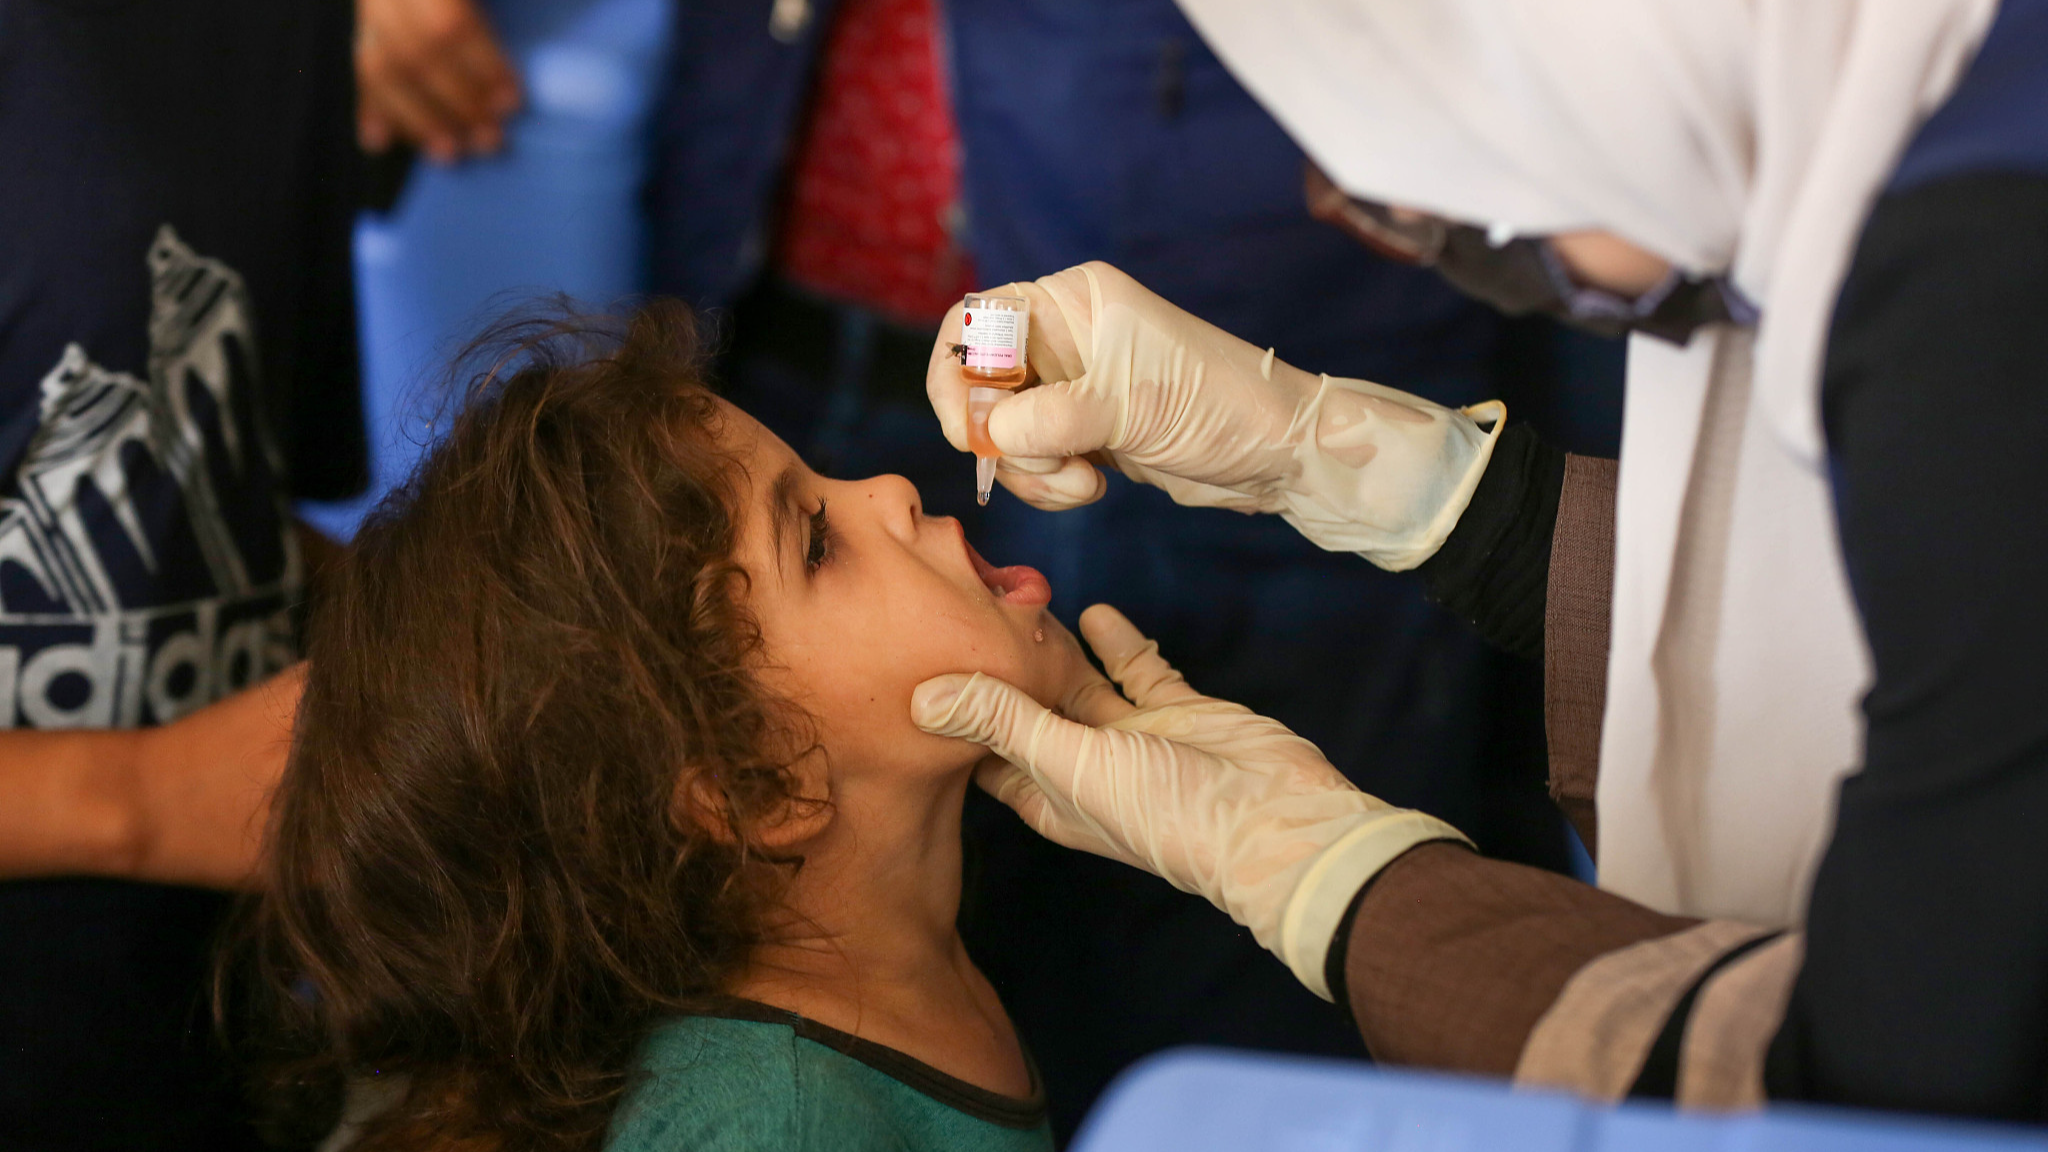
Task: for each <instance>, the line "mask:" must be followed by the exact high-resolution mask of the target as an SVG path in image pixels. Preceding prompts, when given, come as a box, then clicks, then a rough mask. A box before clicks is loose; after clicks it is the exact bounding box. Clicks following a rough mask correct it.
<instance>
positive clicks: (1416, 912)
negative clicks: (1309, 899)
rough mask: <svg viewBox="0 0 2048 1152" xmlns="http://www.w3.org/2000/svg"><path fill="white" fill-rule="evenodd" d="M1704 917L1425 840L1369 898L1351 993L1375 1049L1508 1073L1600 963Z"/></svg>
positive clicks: (1403, 1060)
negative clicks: (1555, 1008)
mask: <svg viewBox="0 0 2048 1152" xmlns="http://www.w3.org/2000/svg"><path fill="white" fill-rule="evenodd" d="M1694 923H1696V922H1695V921H1692V920H1687V919H1684V918H1681V917H1677V916H1665V915H1662V914H1661V913H1657V912H1652V911H1650V910H1649V909H1648V908H1644V907H1642V906H1641V905H1639V904H1633V903H1630V902H1629V901H1627V900H1623V899H1622V898H1620V897H1618V896H1614V895H1610V894H1608V893H1606V892H1602V891H1600V890H1599V889H1597V888H1593V887H1590V886H1588V885H1585V884H1581V883H1579V882H1578V881H1576V880H1573V879H1571V878H1570V877H1567V876H1559V875H1557V874H1556V873H1553V872H1544V871H1541V870H1539V869H1536V868H1528V867H1524V866H1523V865H1520V864H1509V863H1507V862H1505V861H1500V860H1488V859H1486V858H1485V857H1483V856H1480V855H1478V854H1476V853H1474V852H1472V851H1470V850H1468V849H1466V848H1464V847H1462V846H1460V845H1456V844H1449V843H1434V844H1423V845H1420V846H1418V847H1416V848H1414V849H1412V850H1410V851H1409V852H1408V853H1407V854H1405V855H1403V856H1402V857H1401V858H1400V859H1398V860H1396V861H1394V862H1393V863H1392V864H1389V865H1387V867H1386V868H1385V869H1384V870H1382V871H1381V872H1380V874H1379V876H1378V877H1377V878H1375V879H1374V880H1373V882H1372V887H1370V888H1369V889H1367V890H1366V893H1365V895H1364V897H1363V898H1362V899H1361V900H1360V901H1359V905H1358V911H1357V914H1356V915H1355V916H1353V918H1352V921H1351V935H1350V940H1349V943H1348V948H1347V951H1346V953H1345V956H1344V970H1343V971H1344V992H1345V994H1346V995H1347V996H1348V998H1349V1001H1350V1005H1351V1013H1352V1017H1353V1019H1355V1020H1356V1021H1357V1022H1358V1030H1359V1033H1360V1034H1361V1035H1362V1036H1363V1037H1364V1038H1365V1045H1366V1047H1367V1048H1368V1049H1370V1050H1371V1052H1372V1054H1373V1056H1374V1058H1375V1059H1379V1060H1383V1061H1386V1062H1388V1063H1394V1064H1415V1065H1420V1066H1423V1067H1429V1068H1444V1069H1450V1070H1454V1071H1463V1072H1484V1073H1491V1074H1493V1075H1497V1076H1506V1075H1509V1074H1511V1073H1513V1072H1514V1070H1515V1065H1516V1062H1517V1060H1519V1059H1520V1057H1521V1053H1522V1045H1523V1042H1524V1041H1525V1040H1527V1039H1528V1037H1529V1031H1530V1029H1531V1028H1533V1027H1534V1026H1535V1024H1536V1021H1537V1020H1538V1019H1539V1018H1541V1017H1542V1016H1543V1014H1544V1013H1545V1012H1547V1011H1549V1009H1550V1007H1551V1004H1552V1003H1553V1002H1554V1001H1556V999H1557V995H1558V993H1559V992H1560V991H1561V990H1562V989H1563V988H1564V986H1565V984H1566V982H1567V981H1569V980H1570V979H1571V978H1572V975H1573V974H1574V973H1576V972H1577V971H1578V970H1579V969H1580V968H1582V967H1584V966H1585V965H1586V963H1587V962H1588V961H1591V960H1593V959H1595V958H1596V957H1598V956H1600V955H1601V954H1602V953H1606V952H1611V951H1613V950H1615V949H1617V948H1624V947H1627V946H1628V945H1631V944H1635V943H1638V942H1640V941H1643V940H1648V939H1652V938H1654V937H1659V936H1666V935H1669V934H1671V933H1673V932H1678V931H1682V930H1684V929H1685V928H1688V927H1690V926H1691V925H1693V924H1694Z"/></svg>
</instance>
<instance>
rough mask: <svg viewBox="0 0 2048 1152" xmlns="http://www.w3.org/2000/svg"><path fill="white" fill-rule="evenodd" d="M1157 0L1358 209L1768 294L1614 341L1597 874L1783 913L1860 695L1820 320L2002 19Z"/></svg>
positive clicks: (1859, 728) (1907, 9) (1851, 7)
mask: <svg viewBox="0 0 2048 1152" xmlns="http://www.w3.org/2000/svg"><path fill="white" fill-rule="evenodd" d="M1180 3H1181V7H1182V8H1183V9H1184V10H1185V11H1186V12H1187V14H1188V16H1189V18H1190V19H1191V20H1192V21H1193V22H1194V24H1195V26H1196V27H1197V28H1198V29H1199V30H1200V31H1201V32H1202V34H1203V36H1204V37H1205V38H1206V39H1207V40H1208V42H1209V43H1210V45H1211V46H1212V47H1213V48H1214V49H1215V50H1216V52H1217V54H1218V55H1219V56H1220V57H1222V59H1223V61H1224V63H1225V64H1226V65H1227V66H1229V67H1230V69H1231V70H1232V72H1233V73H1234V74H1235V75H1236V76H1237V77H1238V79H1239V80H1240V81H1241V82H1242V83H1243V84H1244V85H1245V87H1246V88H1247V89H1249V90H1250V91H1251V93H1252V94H1253V95H1254V96H1255V97H1257V98H1258V99H1259V100H1260V101H1261V102H1262V103H1263V104H1264V105H1265V106H1266V108H1267V109H1268V110H1269V111H1271V112H1272V113H1273V115H1274V116H1275V117H1276V118H1277V119H1278V120H1279V121H1280V123H1281V124H1282V126H1284V127H1285V128H1286V129H1287V130H1288V131H1289V132H1290V133H1291V134H1292V135H1293V136H1294V138H1295V140H1296V141H1297V142H1299V143H1300V144H1301V145H1302V146H1303V148H1304V150H1305V151H1307V152H1308V153H1309V155H1310V157H1311V158H1312V159H1314V160H1315V161H1316V163H1317V164H1318V165H1320V166H1321V167H1322V168H1323V170H1324V171H1325V172H1327V173H1329V175H1330V177H1331V178H1332V179H1333V180H1335V181H1336V182H1337V184H1338V185H1339V186H1340V187H1342V188H1344V189H1345V190H1346V191H1348V192H1350V193H1351V194H1352V195H1355V196H1361V197H1366V198H1370V199H1374V200H1380V201H1384V202H1388V203H1393V204H1399V205H1404V206H1409V207H1414V208H1420V209H1424V210H1428V211H1432V212H1436V213H1439V214H1441V215H1444V216H1446V217H1449V218H1453V219H1457V220H1462V221H1467V222H1472V223H1477V224H1481V225H1486V226H1499V227H1504V228H1507V229H1510V230H1512V231H1514V232H1516V233H1518V234H1539V233H1554V232H1559V231H1569V230H1574V229H1588V228H1599V229H1606V230H1609V231H1612V232H1614V233H1617V234H1619V235H1621V236H1623V237H1624V238H1626V239H1629V240H1632V241H1634V242H1636V243H1638V244H1640V245H1642V246H1644V247H1646V248H1648V249H1650V250H1652V251H1654V252H1656V253H1658V254H1659V255H1661V256H1663V257H1665V258H1666V259H1668V260H1670V261H1672V262H1673V263H1674V264H1676V265H1677V266H1679V267H1680V268H1682V269H1685V270H1687V271H1689V272H1693V273H1698V274H1727V275H1730V276H1731V277H1732V279H1733V280H1734V282H1735V283H1736V285H1737V286H1738V287H1740V288H1741V289H1742V290H1743V291H1744V292H1745V293H1746V294H1747V295H1749V296H1750V298H1751V299H1753V300H1755V301H1756V302H1757V303H1758V304H1760V305H1761V307H1762V310H1763V320H1762V322H1761V323H1760V324H1759V326H1758V327H1757V328H1756V329H1755V330H1754V331H1753V332H1751V331H1741V330H1735V329H1726V328H1723V329H1717V330H1712V331H1709V332H1704V333H1701V334H1699V335H1697V336H1695V337H1694V339H1693V341H1692V343H1691V344H1690V345H1689V346H1688V347H1686V348H1684V349H1678V348H1674V347H1671V346H1669V345H1665V344H1660V343H1658V342H1656V341H1654V340H1651V339H1649V338H1647V337H1640V336H1639V337H1636V338H1634V340H1633V342H1632V343H1631V345H1630V348H1629V365H1628V394H1627V408H1626V412H1625V415H1624V418H1623V429H1622V451H1621V473H1620V489H1619V495H1618V503H1617V509H1616V539H1615V555H1616V560H1615V593H1614V617H1613V633H1612V649H1611V653H1610V657H1609V662H1608V673H1607V714H1606V718H1605V724H1604V728H1603V735H1602V742H1601V751H1600V787H1599V796H1598V801H1599V804H1598V806H1599V816H1600V883H1601V886H1602V887H1605V888H1607V889H1610V890H1612V891H1614V892H1616V893H1619V894H1620V895H1623V896H1626V897H1629V898H1630V899H1633V900H1637V901H1640V902H1642V903H1644V904H1647V905H1649V906H1650V907H1653V908H1657V909H1660V910H1663V911H1666V912H1672V913H1682V914H1687V915H1694V916H1722V917H1733V918H1739V919H1744V920H1750V921H1754V922H1758V923H1765V924H1791V923H1796V922H1797V921H1799V920H1800V919H1801V917H1802V916H1803V913H1804V910H1805V905H1806V896H1807V891H1808V888H1809V886H1810V884H1811V882H1812V877H1813V872H1814V869H1815V867H1816V865H1817V864H1818V862H1819V855H1820V851H1821V849H1822V847H1823V846H1824V845H1825V844H1826V842H1827V840H1828V837H1829V834H1830V832H1831V828H1832V815H1833V810H1834V798H1835V786H1836V784H1837V782H1838V781H1839V780H1840V778H1841V777H1842V776H1843V775H1844V774H1846V773H1848V772H1849V771H1851V770H1853V769H1854V768H1855V766H1856V765H1857V764H1858V763H1859V762H1860V760H1861V753H1862V740H1863V735H1862V734H1863V724H1862V717H1861V714H1860V711H1859V706H1860V700H1861V696H1862V694H1863V692H1864V691H1865V690H1866V689H1867V687H1868V684H1869V680H1870V658H1869V653H1868V650H1867V646H1866V644H1865V642H1864V639H1863V634H1862V629H1861V625H1860V623H1859V621H1858V619H1857V617H1856V613H1855V610H1854V605H1853V604H1852V602H1851V600H1850V595H1849V588H1848V582H1847V579H1846V577H1845V575H1844V572H1843V567H1842V558H1841V552H1840V547H1839V542H1838V538H1837V536H1836V532H1835V521H1834V507H1833V502H1832V498H1831V495H1830V490H1829V485H1828V479H1827V474H1826V461H1825V446H1824V444H1823V443H1822V436H1821V431H1820V421H1819V391H1820V367H1821V358H1822V355H1823V352H1824V348H1825V343H1826V338H1827V327H1828V321H1829V318H1830V315H1831V312H1832V309H1833V305H1834V300H1835V295H1836V293H1837V291H1838V289H1839V287H1840V285H1841V281H1842V278H1843V276H1844V275H1846V273H1847V269H1848V262H1849V259H1850V256H1851V254H1852V250H1853V248H1854V244H1855V241H1856V238H1857V236H1858V234H1859V232H1860V230H1861V227H1862V223H1863V221H1864V219H1865V218H1866V217H1867V216H1868V214H1869V210H1870V206H1871V204H1872V202H1873V201H1874V200H1875V198H1876V196H1877V194H1878V193H1879V191H1881V189H1882V187H1883V185H1884V182H1885V180H1886V178H1887V177H1888V175H1889V173H1890V172H1891V170H1892V168H1893V166H1894V165H1895V164H1896V163H1897V160H1898V157H1899V155H1900V153H1901V152H1902V150H1903V149H1904V147H1905V145H1906V144H1907V142H1908V141H1909V140H1910V138H1911V135H1912V132H1913V130H1914V129H1915V128H1917V127H1918V125H1919V124H1920V122H1921V121H1922V120H1923V119H1924V118H1925V117H1926V116H1927V114H1928V113H1930V112H1931V111H1932V110H1933V109H1934V108H1935V107H1937V106H1939V104H1940V102H1941V100H1942V99H1943V98H1945V97H1946V95H1947V94H1948V92H1949V90H1950V89H1951V88H1952V87H1953V86H1954V83H1955V81H1956V80H1957V78H1958V77H1959V75H1960V73H1961V70H1962V68H1963V67H1964V66H1965V65H1966V64H1967V63H1968V61H1969V59H1970V58H1971V56H1972V55H1973V54H1974V52H1975V50H1976V46H1977V44H1978V43H1979V42H1980V41H1981V39H1982V37H1983V34H1984V32H1985V30H1986V29H1987V28H1988V26H1989V24H1990V21H1991V18H1992V15H1993V14H1994V11H1995V8H1996V3H1995V0H1180ZM1389 383H1392V384H1396V385H1398V384H1399V383H1400V382H1399V381H1389ZM1509 417H1510V419H1512V418H1513V413H1510V414H1509Z"/></svg>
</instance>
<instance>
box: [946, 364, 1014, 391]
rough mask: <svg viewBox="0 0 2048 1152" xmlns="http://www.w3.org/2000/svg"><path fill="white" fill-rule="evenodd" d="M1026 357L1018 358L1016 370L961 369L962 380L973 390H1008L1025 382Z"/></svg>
mask: <svg viewBox="0 0 2048 1152" xmlns="http://www.w3.org/2000/svg"><path fill="white" fill-rule="evenodd" d="M1024 372H1025V365H1024V357H1022V356H1019V357H1017V366H1016V367H1015V368H974V367H965V368H962V369H960V378H961V379H963V380H965V381H967V384H968V386H969V387H973V388H1002V389H1004V390H1008V389H1011V388H1015V387H1016V386H1017V385H1019V384H1022V383H1023V382H1024Z"/></svg>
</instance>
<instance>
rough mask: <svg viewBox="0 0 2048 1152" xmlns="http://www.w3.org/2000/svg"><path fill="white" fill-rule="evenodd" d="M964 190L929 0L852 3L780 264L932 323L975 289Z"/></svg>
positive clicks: (839, 25) (842, 14) (799, 168)
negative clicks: (958, 224) (959, 234)
mask: <svg viewBox="0 0 2048 1152" xmlns="http://www.w3.org/2000/svg"><path fill="white" fill-rule="evenodd" d="M959 193H960V141H959V134H958V132H957V131H956V129H955V127H954V124H953V108H952V103H951V101H950V100H949V99H948V97H947V92H946V79H945V73H944V71H943V69H942V68H941V67H940V64H939V36H938V17H937V13H936V12H935V10H934V3H933V0H846V2H845V3H843V4H841V5H840V6H839V13H838V16H837V19H836V20H835V22H834V24H833V27H832V31H831V33H830V35H829V38H828V39H827V41H826V44H825V54H824V59H823V60H822V61H821V62H820V66H819V74H818V81H817V86H816V88H815V90H814V92H813V94H812V97H811V112H810V119H809V122H808V123H807V124H806V125H805V128H804V132H803V136H802V138H801V140H800V142H799V144H798V146H797V151H796V160H795V163H794V165H792V168H791V171H790V177H789V191H788V200H787V203H786V204H785V212H784V216H783V222H782V228H781V234H780V236H779V237H778V244H777V249H776V260H775V263H776V266H777V268H778V269H780V271H781V272H782V274H783V275H784V276H785V277H787V278H788V279H790V280H792V281H794V282H795V283H797V284H799V285H802V286H803V287H805V288H809V289H811V290H812V291H815V292H819V293H822V294H824V295H826V296H830V297H833V298H835V299H840V300H844V301H847V302H849V303H853V304H859V305H863V306H865V307H868V308H872V309H875V310H876V311H878V312H881V313H884V314H885V315H888V316H890V317H892V318H894V319H897V320H900V321H903V322H905V323H909V324H915V325H918V326H925V325H931V324H936V323H937V322H938V321H939V319H940V318H941V317H942V316H944V315H945V312H946V309H948V308H950V307H952V306H953V304H955V303H956V302H958V301H959V299H960V297H961V295H962V294H964V293H966V292H968V291H971V290H972V289H973V287H974V285H973V270H972V269H971V268H970V267H969V266H968V261H967V258H966V255H965V253H963V252H961V251H960V250H959V248H958V247H957V246H956V245H955V244H954V240H953V236H952V229H951V227H950V226H949V221H950V220H952V219H954V218H956V217H957V209H956V207H955V206H956V205H957V204H958V202H959V198H960V196H959Z"/></svg>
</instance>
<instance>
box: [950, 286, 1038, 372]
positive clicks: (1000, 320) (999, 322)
mask: <svg viewBox="0 0 2048 1152" xmlns="http://www.w3.org/2000/svg"><path fill="white" fill-rule="evenodd" d="M1030 333H1031V305H1030V302H1029V301H1027V300H1025V299H1024V298H1023V297H1022V296H984V295H981V294H980V293H974V292H970V293H968V295H967V313H966V315H964V316H962V317H961V318H960V343H961V344H962V345H964V346H965V347H966V349H967V351H966V354H965V356H964V357H963V359H962V360H961V366H960V374H961V375H962V376H965V377H966V378H967V383H968V385H969V386H970V387H972V386H975V385H980V386H983V387H988V388H1004V389H1008V388H1015V387H1016V386H1017V385H1019V384H1022V383H1023V382H1024V342H1025V338H1026V337H1027V336H1029V335H1030Z"/></svg>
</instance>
